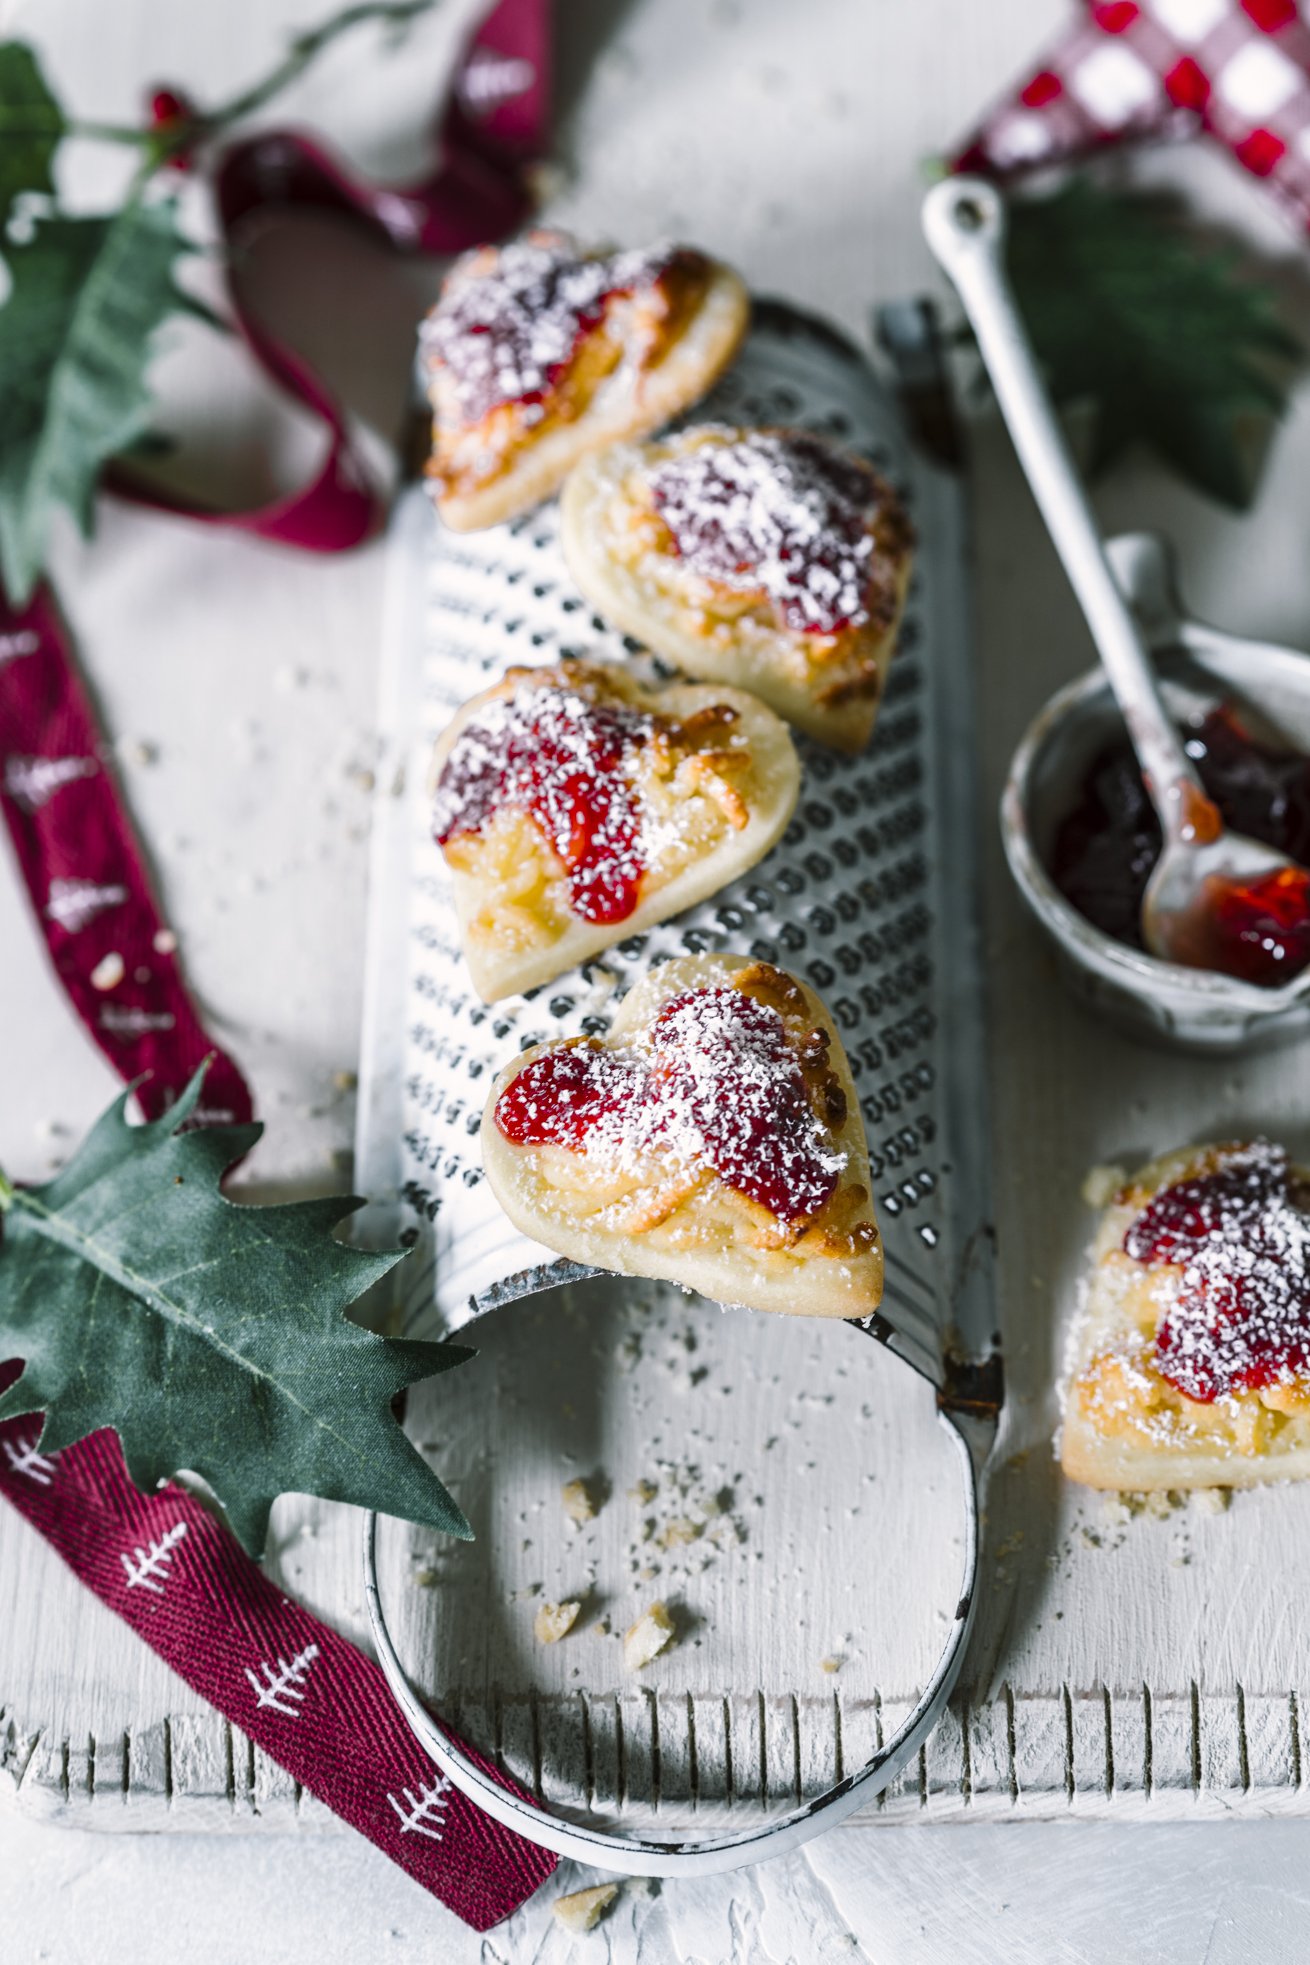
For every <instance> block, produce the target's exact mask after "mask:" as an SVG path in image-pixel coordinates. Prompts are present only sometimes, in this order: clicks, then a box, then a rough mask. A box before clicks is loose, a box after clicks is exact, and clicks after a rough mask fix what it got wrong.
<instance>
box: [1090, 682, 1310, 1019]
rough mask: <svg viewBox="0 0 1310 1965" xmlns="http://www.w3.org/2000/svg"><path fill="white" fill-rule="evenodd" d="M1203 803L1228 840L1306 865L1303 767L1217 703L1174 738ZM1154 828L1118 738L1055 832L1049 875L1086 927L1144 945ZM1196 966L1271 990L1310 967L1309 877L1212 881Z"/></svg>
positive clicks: (1307, 796) (1309, 818)
mask: <svg viewBox="0 0 1310 1965" xmlns="http://www.w3.org/2000/svg"><path fill="white" fill-rule="evenodd" d="M1182 735H1183V739H1184V742H1185V744H1186V748H1187V753H1188V756H1189V757H1190V758H1191V759H1192V761H1193V762H1194V764H1195V765H1196V769H1197V772H1198V774H1199V776H1200V779H1201V782H1202V784H1203V785H1204V787H1205V790H1206V793H1207V794H1208V796H1209V797H1210V798H1211V799H1212V800H1213V801H1214V803H1215V805H1217V806H1218V808H1219V811H1220V813H1221V815H1222V817H1223V821H1224V824H1225V825H1226V826H1227V827H1228V828H1229V829H1230V830H1231V831H1233V832H1238V833H1245V834H1246V835H1247V837H1248V838H1251V839H1260V840H1263V841H1265V843H1266V844H1267V845H1270V846H1273V847H1276V848H1277V850H1278V851H1279V852H1280V853H1286V855H1287V856H1288V858H1289V859H1291V860H1296V861H1298V862H1300V863H1301V864H1302V865H1306V866H1310V758H1306V757H1303V756H1301V755H1300V754H1299V753H1296V752H1288V751H1279V750H1275V749H1273V748H1271V747H1270V746H1267V745H1265V744H1261V743H1257V742H1256V741H1255V739H1254V738H1252V737H1251V736H1249V735H1248V734H1247V732H1246V731H1245V730H1244V729H1243V728H1242V725H1241V722H1240V721H1239V719H1238V717H1237V715H1236V714H1235V712H1234V711H1233V710H1232V709H1231V708H1230V707H1229V706H1227V705H1221V706H1219V707H1218V708H1216V709H1213V710H1211V711H1210V712H1209V713H1208V714H1207V715H1206V716H1205V717H1204V718H1202V719H1201V721H1200V722H1198V723H1197V724H1195V725H1194V726H1192V727H1190V728H1188V729H1185V730H1184V731H1183V732H1182ZM1161 844H1162V841H1161V835H1160V822H1159V820H1158V819H1157V818H1156V816H1155V811H1154V808H1153V807H1152V805H1151V802H1150V799H1149V798H1148V797H1147V794H1146V787H1145V785H1144V784H1143V783H1142V776H1141V772H1140V771H1139V769H1138V766H1137V760H1136V758H1135V757H1134V756H1133V753H1132V750H1131V748H1130V746H1129V745H1128V743H1127V741H1126V739H1125V740H1123V741H1121V742H1118V743H1115V744H1111V745H1108V746H1107V747H1106V748H1105V749H1104V750H1103V751H1101V752H1100V753H1099V755H1098V756H1097V757H1096V758H1094V759H1093V761H1092V764H1091V766H1090V768H1089V769H1088V772H1087V775H1086V777H1085V778H1084V780H1083V785H1082V791H1081V795H1080V797H1079V801H1078V804H1077V805H1076V806H1075V808H1074V810H1073V811H1072V812H1071V813H1070V814H1069V816H1068V817H1067V818H1066V819H1065V820H1064V822H1063V824H1062V825H1061V826H1060V829H1059V831H1058V833H1057V834H1056V839H1055V850H1054V852H1053V854H1052V857H1051V877H1052V879H1053V880H1054V881H1055V884H1056V886H1057V887H1058V888H1059V889H1060V892H1061V893H1062V894H1063V895H1064V897H1065V899H1066V900H1067V901H1069V902H1070V903H1071V905H1072V906H1074V907H1076V908H1077V910H1078V912H1079V913H1080V914H1081V915H1084V916H1085V917H1086V919H1087V920H1088V921H1090V922H1091V923H1092V924H1093V926H1095V927H1097V928H1100V929H1101V930H1102V931H1103V933H1105V934H1107V935H1111V936H1113V937H1114V939H1115V940H1116V941H1119V942H1125V943H1126V944H1127V945H1128V946H1129V947H1130V948H1141V947H1143V942H1142V921H1141V912H1142V896H1143V894H1144V893H1145V891H1146V884H1147V881H1148V880H1149V879H1150V877H1151V870H1152V868H1153V867H1154V865H1155V863H1156V861H1157V859H1158V858H1159V857H1160V847H1161ZM1208 898H1209V899H1210V902H1211V905H1210V908H1209V914H1210V924H1209V926H1208V930H1207V932H1208V937H1209V940H1210V943H1211V948H1210V951H1209V959H1208V960H1207V961H1206V962H1205V964H1204V965H1203V966H1205V967H1213V968H1216V969H1222V970H1223V972H1224V973H1225V974H1228V975H1234V976H1240V977H1242V978H1243V979H1244V980H1245V981H1248V982H1255V983H1261V984H1266V985H1277V984H1279V983H1283V982H1287V981H1290V979H1291V978H1292V977H1293V976H1294V975H1296V974H1297V973H1298V972H1299V971H1300V970H1301V969H1303V968H1305V967H1306V965H1307V963H1310V905H1307V902H1308V900H1310V875H1306V876H1305V877H1303V876H1302V875H1301V874H1300V873H1299V872H1294V873H1293V874H1292V875H1291V876H1290V877H1289V876H1287V875H1275V876H1272V877H1267V878H1266V879H1264V880H1262V881H1257V882H1255V883H1253V884H1252V885H1250V886H1240V885H1237V884H1235V883H1226V882H1225V883H1220V882H1216V883H1215V891H1214V893H1213V894H1212V895H1211V896H1209V897H1208Z"/></svg>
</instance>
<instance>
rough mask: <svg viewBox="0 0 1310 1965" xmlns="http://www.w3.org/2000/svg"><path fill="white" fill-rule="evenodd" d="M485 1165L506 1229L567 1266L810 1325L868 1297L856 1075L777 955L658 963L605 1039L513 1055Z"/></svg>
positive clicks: (871, 1283) (873, 1235)
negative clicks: (652, 1280) (655, 1281)
mask: <svg viewBox="0 0 1310 1965" xmlns="http://www.w3.org/2000/svg"><path fill="white" fill-rule="evenodd" d="M482 1154H483V1164H484V1166H485V1168H486V1173H487V1178H488V1180H489V1181H490V1183H491V1186H492V1190H493V1192H494V1193H495V1195H496V1198H497V1200H498V1201H499V1202H500V1204H501V1206H502V1207H503V1208H504V1210H505V1212H506V1214H507V1215H508V1216H509V1218H510V1220H511V1221H512V1222H513V1223H514V1226H515V1227H516V1228H518V1229H521V1230H522V1232H523V1233H524V1234H525V1235H530V1236H532V1237H533V1238H534V1239H535V1240H536V1241H538V1242H543V1243H544V1244H545V1245H546V1247H547V1248H551V1249H555V1250H556V1251H557V1252H558V1253H559V1254H560V1255H567V1256H572V1257H573V1258H574V1260H576V1261H579V1262H585V1263H594V1264H595V1265H596V1266H597V1267H599V1268H602V1269H611V1270H617V1271H619V1272H621V1273H623V1274H625V1275H631V1276H654V1277H661V1278H663V1279H665V1280H666V1281H668V1282H673V1283H681V1284H684V1285H685V1286H686V1287H688V1288H689V1289H694V1290H699V1291H700V1293H701V1294H702V1295H703V1296H708V1297H711V1298H714V1299H715V1300H717V1301H718V1302H721V1303H740V1304H746V1305H749V1306H750V1307H752V1308H754V1309H757V1310H781V1311H789V1312H793V1313H796V1314H799V1315H804V1316H814V1317H865V1316H868V1315H869V1314H870V1312H871V1311H873V1310H875V1309H876V1308H877V1306H878V1303H879V1300H880V1299H881V1296H882V1243H881V1240H880V1237H879V1234H878V1226H877V1222H876V1220H875V1217H874V1210H873V1197H872V1193H871V1189H870V1177H869V1154H868V1148H867V1146H866V1144H865V1138H864V1125H863V1121H862V1119H861V1117H860V1107H859V1100H858V1099H857V1097H856V1093H855V1086H854V1083H853V1081H852V1079H851V1073H850V1066H849V1065H848V1063H847V1061H846V1055H845V1053H844V1051H843V1050H842V1046H841V1040H840V1039H839V1037H838V1036H837V1033H836V1030H835V1029H834V1027H833V1024H832V1021H831V1019H830V1017H829V1016H828V1013H827V1011H826V1010H825V1009H824V1007H823V1005H822V1003H821V1002H820V1001H819V999H818V997H817V996H815V995H814V993H813V991H812V990H810V989H807V988H806V986H805V984H804V983H802V982H799V981H797V980H796V978H795V977H793V976H789V975H787V974H786V973H785V972H784V971H783V970H781V969H776V968H774V967H773V965H772V964H771V963H767V962H754V961H751V960H749V959H748V958H746V957H743V956H735V955H694V956H684V957H681V958H680V959H678V960H676V961H673V962H668V963H664V964H663V965H661V966H660V967H659V968H657V969H654V970H652V971H651V972H650V974H649V975H647V976H646V977H645V979H644V980H643V981H642V982H641V983H639V984H638V986H637V987H636V988H635V989H634V990H633V991H632V992H631V993H630V994H629V995H628V996H627V997H626V998H625V999H624V1001H623V1004H622V1005H621V1007H620V1009H619V1013H618V1015H617V1017H616V1018H615V1020H614V1025H613V1028H612V1030H611V1032H610V1035H609V1036H608V1037H607V1038H604V1039H600V1038H580V1039H574V1040H570V1041H568V1042H563V1043H558V1044H540V1045H538V1046H536V1047H535V1049H533V1050H530V1051H526V1052H525V1053H524V1054H523V1056H522V1057H520V1058H516V1059H515V1061H514V1063H513V1064H511V1065H510V1066H509V1067H508V1069H507V1070H505V1071H503V1072H502V1073H501V1075H500V1077H499V1078H498V1079H497V1081H496V1084H495V1086H494V1087H493V1089H492V1093H491V1097H490V1099H489V1100H488V1103H487V1109H486V1112H485V1114H484V1116H483V1121H482Z"/></svg>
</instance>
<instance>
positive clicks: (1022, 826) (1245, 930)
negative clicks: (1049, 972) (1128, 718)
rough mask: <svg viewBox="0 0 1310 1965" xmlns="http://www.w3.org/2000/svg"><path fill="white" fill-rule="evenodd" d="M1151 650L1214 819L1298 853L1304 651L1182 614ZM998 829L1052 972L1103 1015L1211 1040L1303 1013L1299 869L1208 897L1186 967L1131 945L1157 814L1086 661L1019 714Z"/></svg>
mask: <svg viewBox="0 0 1310 1965" xmlns="http://www.w3.org/2000/svg"><path fill="white" fill-rule="evenodd" d="M1155 659H1156V662H1157V664H1158V667H1159V671H1160V676H1161V682H1162V687H1163V691H1164V696H1165V700H1166V703H1167V705H1168V707H1169V709H1170V710H1171V712H1172V713H1173V715H1174V717H1175V718H1176V720H1177V722H1178V724H1179V727H1180V728H1181V729H1183V731H1184V732H1185V735H1186V738H1187V741H1188V743H1189V745H1190V747H1191V749H1192V755H1193V758H1194V761H1195V762H1196V764H1197V767H1198V770H1199V771H1200V774H1201V776H1202V779H1203V781H1204V782H1205V783H1206V787H1207V790H1208V791H1209V793H1210V795H1211V797H1212V798H1213V799H1214V800H1215V802H1216V803H1217V804H1218V806H1219V808H1220V811H1221V813H1222V815H1223V818H1224V821H1225V823H1226V824H1227V825H1228V826H1229V827H1230V828H1231V829H1232V830H1233V831H1235V832H1241V833H1244V834H1247V835H1248V836H1250V837H1253V838H1259V839H1264V840H1266V841H1268V843H1269V844H1271V845H1274V846H1276V847H1277V848H1278V849H1279V850H1280V851H1282V852H1285V853H1287V854H1288V856H1289V858H1291V859H1292V860H1294V861H1297V862H1302V861H1304V862H1305V863H1306V864H1307V865H1308V866H1310V657H1307V656H1304V655H1300V654H1297V653H1296V652H1294V651H1292V650H1289V649H1281V648H1274V647H1270V646H1264V645H1259V644H1254V643H1240V642H1236V641H1233V640H1230V639H1229V638H1228V637H1226V636H1222V635H1218V634H1214V633H1212V632H1211V631H1209V630H1200V629H1197V630H1195V631H1192V630H1191V629H1190V624H1189V645H1188V646H1186V647H1183V646H1178V647H1174V648H1157V649H1156V650H1155ZM1001 830H1002V836H1003V840H1004V844H1005V850H1006V856H1007V858H1008V860H1009V863H1010V870H1011V872H1012V873H1013V875H1014V878H1015V881H1016V883H1017V885H1018V887H1019V891H1020V894H1021V896H1022V897H1023V899H1024V900H1025V902H1026V903H1027V905H1028V906H1029V907H1030V908H1031V909H1032V911H1033V913H1034V914H1035V915H1036V916H1037V919H1038V920H1039V921H1040V922H1041V924H1042V926H1043V927H1044V928H1045V929H1046V931H1047V933H1048V934H1049V936H1050V937H1051V939H1052V941H1053V942H1054V944H1055V946H1056V950H1057V952H1058V955H1059V958H1060V968H1061V972H1062V974H1063V975H1064V978H1065V980H1066V981H1067V982H1068V983H1070V984H1071V986H1072V987H1073V988H1074V989H1075V990H1076V992H1077V993H1078V994H1079V995H1080V996H1081V997H1082V998H1083V999H1084V1001H1086V1002H1087V1003H1089V1004H1090V1005H1091V1006H1092V1007H1093V1008H1094V1009H1096V1010H1098V1011H1099V1012H1100V1013H1101V1014H1103V1015H1105V1016H1106V1017H1108V1018H1109V1019H1110V1020H1111V1021H1113V1022H1115V1023H1118V1024H1119V1025H1120V1026H1121V1027H1122V1028H1125V1029H1128V1030H1131V1031H1133V1032H1135V1033H1136V1034H1138V1035H1142V1036H1147V1037H1152V1038H1156V1039H1161V1040H1163V1041H1165V1042H1168V1043H1172V1044H1177V1045H1180V1046H1182V1047H1184V1048H1187V1049H1192V1050H1202V1051H1211V1052H1215V1051H1219V1052H1222V1051H1234V1050H1240V1049H1244V1048H1247V1047H1250V1046H1253V1045H1255V1044H1257V1043H1261V1042H1264V1041H1268V1040H1271V1039H1274V1038H1276V1037H1282V1036H1285V1035H1290V1034H1292V1033H1294V1032H1295V1031H1297V1030H1301V1029H1305V1028H1308V1027H1310V918H1308V916H1307V909H1306V904H1305V902H1306V887H1305V885H1304V884H1303V883H1302V882H1301V881H1300V878H1299V875H1294V876H1293V879H1292V880H1291V881H1290V882H1288V883H1287V891H1286V892H1283V891H1280V892H1278V893H1264V892H1261V893H1259V894H1249V893H1245V892H1243V893H1240V894H1239V893H1236V892H1234V891H1233V890H1232V889H1227V890H1225V892H1223V893H1222V894H1217V895H1216V896H1214V900H1215V902H1216V903H1217V905H1216V907H1215V908H1214V910H1213V911H1212V919H1213V920H1214V921H1215V922H1216V923H1217V925H1218V929H1219V931H1220V939H1219V940H1217V941H1216V942H1215V943H1214V944H1213V945H1212V948H1213V953H1212V956H1211V961H1212V966H1208V967H1196V968H1190V967H1188V968H1184V967H1182V966H1181V965H1179V964H1175V963H1169V962H1162V961H1159V960H1158V959H1157V958H1156V957H1154V956H1151V955H1148V954H1147V953H1146V951H1145V949H1144V948H1143V946H1142V941H1141V930H1140V908H1141V897H1142V892H1143V889H1144V888H1145V885H1146V881H1147V879H1148V878H1149V876H1150V873H1151V869H1152V867H1153V865H1154V862H1155V859H1156V856H1157V854H1158V852H1159V845H1160V833H1159V826H1158V822H1157V821H1156V820H1155V816H1154V813H1153V812H1152V810H1151V807H1150V804H1149V801H1148V800H1147V798H1146V794H1145V790H1144V787H1143V786H1142V782H1141V776H1140V773H1139V772H1138V770H1137V766H1136V761H1135V759H1134V758H1133V756H1132V753H1131V751H1130V749H1129V747H1128V743H1127V737H1126V734H1125V731H1124V727H1123V722H1122V719H1121V717H1120V715H1119V712H1118V709H1117V707H1116V705H1115V702H1114V699H1113V697H1112V695H1111V693H1110V690H1109V687H1108V684H1107V683H1106V681H1105V678H1104V676H1103V675H1102V673H1101V671H1100V670H1099V669H1098V670H1094V671H1092V672H1091V673H1090V674H1088V675H1085V676H1083V677H1082V678H1081V679H1080V680H1079V681H1077V682H1074V683H1071V684H1070V685H1069V686H1068V687H1067V688H1065V689H1063V690H1061V691H1060V692H1059V693H1058V694H1057V695H1056V696H1054V697H1053V698H1052V699H1051V701H1050V702H1049V703H1048V704H1047V705H1046V707H1045V708H1044V709H1043V710H1041V711H1040V712H1039V713H1038V715H1037V716H1036V717H1035V718H1034V720H1033V722H1032V724H1031V725H1030V726H1029V729H1028V731H1027V733H1026V735H1025V736H1024V738H1023V740H1022V742H1021V743H1020V745H1019V748H1018V750H1017V751H1016V753H1015V756H1014V760H1013V763H1012V765H1011V768H1010V775H1009V778H1008V780H1007V783H1006V787H1005V792H1004V796H1003V799H1002V806H1001ZM1220 964H1222V969H1223V970H1226V971H1227V973H1222V972H1221V968H1220V966H1219V965H1220Z"/></svg>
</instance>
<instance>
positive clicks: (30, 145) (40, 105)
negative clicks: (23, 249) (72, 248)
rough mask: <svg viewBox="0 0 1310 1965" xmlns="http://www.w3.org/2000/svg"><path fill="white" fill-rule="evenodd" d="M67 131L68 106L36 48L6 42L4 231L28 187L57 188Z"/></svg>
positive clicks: (1, 168)
mask: <svg viewBox="0 0 1310 1965" xmlns="http://www.w3.org/2000/svg"><path fill="white" fill-rule="evenodd" d="M63 134H64V115H63V111H62V110H61V109H60V107H59V104H58V103H57V102H56V101H55V98H54V97H53V96H52V95H51V93H50V91H49V89H48V88H47V87H46V82H45V77H44V76H43V75H42V73H41V70H40V68H39V66H38V65H37V59H36V56H35V55H34V54H33V52H32V50H31V49H30V48H29V47H27V46H26V44H25V43H24V42H22V41H3V42H0V234H3V232H4V229H5V226H6V225H7V224H8V222H9V214H10V212H11V211H12V210H13V205H14V200H15V199H16V198H17V197H19V196H20V195H21V194H22V193H23V192H24V191H40V192H45V193H46V194H47V195H49V194H51V193H53V191H54V188H55V186H54V179H53V178H52V177H51V175H50V164H51V161H52V159H53V157H54V154H55V151H56V149H57V148H58V145H59V139H60V137H61V136H62V135H63Z"/></svg>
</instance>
